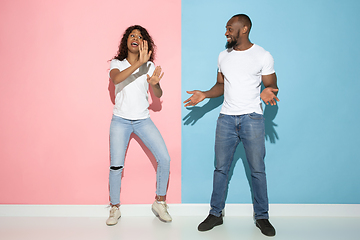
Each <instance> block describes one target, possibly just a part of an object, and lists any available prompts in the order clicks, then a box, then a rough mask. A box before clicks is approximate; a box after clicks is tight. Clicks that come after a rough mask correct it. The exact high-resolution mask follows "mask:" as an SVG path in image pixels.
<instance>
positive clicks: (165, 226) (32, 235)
mask: <svg viewBox="0 0 360 240" xmlns="http://www.w3.org/2000/svg"><path fill="white" fill-rule="evenodd" d="M150 208H151V205H150V204H148V205H124V206H121V209H122V211H121V212H122V217H121V218H120V220H119V223H118V224H117V225H115V226H111V227H109V226H107V225H106V224H105V221H106V218H107V215H108V211H109V208H106V206H85V205H78V206H73V205H70V206H66V205H63V206H60V205H59V206H51V205H32V206H31V205H0V240H23V239H26V240H115V239H116V240H138V239H139V240H140V239H141V240H142V239H145V240H153V239H154V240H155V239H156V240H162V239H164V240H168V239H171V240H178V239H181V240H182V239H184V240H185V239H186V240H200V239H206V240H212V239H214V240H225V239H246V240H260V239H269V237H266V236H264V235H262V233H261V232H260V230H259V229H258V228H257V227H256V226H255V225H254V223H253V220H252V206H251V204H247V205H246V204H233V205H232V204H228V205H227V207H226V209H225V210H226V211H225V214H226V216H225V217H224V224H223V225H221V226H217V227H215V228H214V229H212V230H210V231H208V232H199V231H198V230H197V226H198V224H199V223H200V222H201V221H203V220H204V219H205V217H206V216H207V212H208V209H209V206H208V204H193V205H186V204H174V205H171V204H170V209H169V212H170V214H171V215H172V217H173V222H171V223H163V222H161V221H159V219H158V218H156V217H155V216H154V215H153V214H152V212H151V210H150ZM270 216H271V217H270V221H271V223H272V224H273V225H274V227H275V229H276V236H275V237H273V238H272V239H278V240H298V239H299V240H300V239H301V240H323V239H326V240H335V239H341V240H353V239H354V240H355V239H357V240H358V239H360V234H359V229H360V205H271V206H270Z"/></svg>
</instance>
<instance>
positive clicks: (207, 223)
mask: <svg viewBox="0 0 360 240" xmlns="http://www.w3.org/2000/svg"><path fill="white" fill-rule="evenodd" d="M221 224H223V219H222V216H220V217H216V216H214V215H212V214H209V216H207V218H206V219H205V220H204V221H203V222H202V223H200V224H199V226H198V230H199V231H201V232H203V231H208V230H210V229H212V228H213V227H215V226H218V225H221Z"/></svg>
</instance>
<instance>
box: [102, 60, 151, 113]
mask: <svg viewBox="0 0 360 240" xmlns="http://www.w3.org/2000/svg"><path fill="white" fill-rule="evenodd" d="M130 66H131V65H130V63H129V62H128V61H127V60H126V59H124V60H123V61H120V60H118V59H113V60H111V63H110V70H109V73H110V71H111V70H112V69H115V68H117V69H119V71H120V72H121V71H123V70H125V69H126V68H128V67H130ZM154 70H155V65H154V63H152V62H150V61H149V62H147V63H145V64H143V65H142V66H141V67H140V68H138V69H136V70H135V71H134V72H133V73H132V74H131V75H130V76H129V77H128V78H126V79H125V80H124V81H122V82H121V83H118V84H116V85H115V106H114V110H113V114H114V115H116V116H118V117H122V118H125V119H130V120H136V119H145V118H148V117H150V113H149V109H148V108H149V101H148V90H149V83H148V82H147V74H148V75H149V76H151V75H152V74H153V72H154Z"/></svg>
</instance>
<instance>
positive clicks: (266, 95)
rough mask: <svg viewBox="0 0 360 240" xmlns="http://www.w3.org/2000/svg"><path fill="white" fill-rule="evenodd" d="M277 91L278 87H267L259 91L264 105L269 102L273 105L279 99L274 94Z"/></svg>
mask: <svg viewBox="0 0 360 240" xmlns="http://www.w3.org/2000/svg"><path fill="white" fill-rule="evenodd" d="M278 91H279V89H276V88H272V87H267V88H265V89H264V90H263V91H262V92H261V94H260V97H261V99H262V100H263V101H264V103H265V104H266V105H268V104H269V103H270V105H272V106H273V105H276V102H278V101H280V100H279V99H278V98H277V96H276V93H277V92H278Z"/></svg>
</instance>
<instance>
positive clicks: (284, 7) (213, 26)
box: [182, 0, 360, 204]
mask: <svg viewBox="0 0 360 240" xmlns="http://www.w3.org/2000/svg"><path fill="white" fill-rule="evenodd" d="M359 9H360V1H350V0H343V1H325V0H322V1H317V0H312V1H309V0H305V1H285V0H282V1H280V0H277V1H276V0H275V1H266V0H254V1H239V0H237V1H234V0H229V1H209V0H207V1H205V0H200V1H199V0H198V1H192V0H183V1H182V99H183V101H184V100H185V99H187V98H188V97H189V96H190V95H189V94H187V93H186V92H185V91H186V90H194V89H198V90H208V89H210V88H211V87H212V86H213V85H214V83H215V81H216V74H217V57H218V54H219V52H221V51H222V50H224V49H225V43H226V38H225V36H224V34H225V25H226V22H227V21H228V20H229V19H230V18H231V16H233V15H235V14H238V13H245V14H247V15H249V16H250V18H251V20H252V22H253V27H252V30H251V33H250V39H251V41H252V42H253V43H256V44H258V45H260V46H262V47H263V48H265V49H266V50H268V51H269V52H270V53H271V54H272V56H273V57H274V59H275V70H276V74H277V76H278V85H279V89H280V92H279V95H278V97H279V98H280V102H279V104H278V107H266V109H265V113H264V115H265V118H266V148H267V155H266V158H265V162H266V167H267V177H268V178H267V179H268V191H269V200H270V203H314V204H359V203H360V188H359V182H360V175H359V174H358V172H359V168H360V164H359V159H360V156H359V151H358V149H359V144H358V143H359V141H358V138H359V134H360V128H359V125H358V121H359V118H360V114H359V108H358V106H357V104H358V95H357V94H358V91H359V90H360V83H359V77H358V73H357V70H358V69H359V64H360V57H359V56H360V48H359V43H360V34H359V23H360V17H359V16H360V15H359V14H358V11H359ZM222 101H223V98H222V97H220V98H216V99H211V100H209V99H207V100H205V101H204V102H203V103H201V104H199V105H198V106H197V107H195V108H184V107H183V108H182V118H183V119H182V124H183V125H182V202H183V203H209V201H210V195H211V191H212V175H213V169H214V140H215V127H216V120H217V116H218V114H219V112H220V107H221V103H222ZM235 160H236V165H235V166H234V169H233V174H231V178H230V183H229V192H228V197H227V203H251V195H250V187H249V184H248V180H247V175H246V171H244V168H245V169H247V165H246V163H245V164H243V160H244V151H243V149H242V146H239V147H238V150H237V152H236V154H235Z"/></svg>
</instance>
